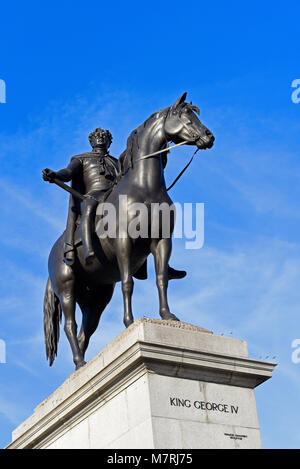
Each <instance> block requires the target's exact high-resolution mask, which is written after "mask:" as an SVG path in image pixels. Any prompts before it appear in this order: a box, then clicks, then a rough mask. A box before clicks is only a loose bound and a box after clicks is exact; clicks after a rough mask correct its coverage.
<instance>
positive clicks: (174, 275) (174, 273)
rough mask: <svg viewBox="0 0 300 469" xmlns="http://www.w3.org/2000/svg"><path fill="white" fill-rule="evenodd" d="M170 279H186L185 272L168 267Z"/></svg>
mask: <svg viewBox="0 0 300 469" xmlns="http://www.w3.org/2000/svg"><path fill="white" fill-rule="evenodd" d="M168 277H169V280H177V279H182V278H184V277H186V271H185V270H176V269H173V267H170V266H168Z"/></svg>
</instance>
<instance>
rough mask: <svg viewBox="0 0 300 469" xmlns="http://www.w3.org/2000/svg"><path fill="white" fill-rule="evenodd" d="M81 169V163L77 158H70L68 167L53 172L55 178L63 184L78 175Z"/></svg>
mask: <svg viewBox="0 0 300 469" xmlns="http://www.w3.org/2000/svg"><path fill="white" fill-rule="evenodd" d="M80 169H81V162H80V160H79V159H77V158H72V160H71V161H70V163H69V165H68V166H67V167H66V168H64V169H61V170H60V171H57V172H55V177H56V178H57V179H59V180H60V181H63V182H69V181H71V180H72V179H73V177H74V176H75V175H76V174H78V172H79V171H80Z"/></svg>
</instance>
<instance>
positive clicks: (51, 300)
mask: <svg viewBox="0 0 300 469" xmlns="http://www.w3.org/2000/svg"><path fill="white" fill-rule="evenodd" d="M61 313H62V310H61V305H60V302H59V299H58V298H57V296H56V295H55V293H54V291H53V288H52V285H51V282H50V279H49V278H48V281H47V285H46V291H45V297H44V335H45V345H46V356H47V360H48V359H49V366H51V365H52V363H53V362H54V359H55V356H56V355H57V344H58V340H59V324H60V321H61V316H62V314H61Z"/></svg>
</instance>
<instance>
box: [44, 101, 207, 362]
mask: <svg viewBox="0 0 300 469" xmlns="http://www.w3.org/2000/svg"><path fill="white" fill-rule="evenodd" d="M185 98H186V93H184V94H183V96H181V97H180V98H179V99H177V101H176V102H175V103H174V104H173V106H170V107H168V108H165V109H162V110H160V111H158V112H156V113H154V114H152V115H151V116H150V117H149V118H148V119H147V120H146V121H145V122H144V123H143V124H142V125H140V126H139V127H138V128H137V129H135V130H134V131H133V132H132V133H131V134H130V136H129V138H128V140H127V148H126V150H125V152H124V153H122V155H121V156H120V159H119V161H120V165H121V167H122V176H121V177H120V179H119V181H118V182H117V184H116V185H115V186H114V188H113V190H112V191H111V193H110V194H109V195H108V197H107V200H106V203H111V204H113V206H114V207H115V208H116V213H119V209H120V207H119V204H120V197H119V196H121V195H123V196H126V197H127V199H126V207H125V208H126V210H127V225H126V226H125V227H124V226H123V227H121V223H120V220H119V219H117V233H118V235H117V236H116V237H109V236H108V237H106V238H102V237H100V236H98V234H97V233H96V232H95V233H94V241H93V243H94V250H95V253H96V259H95V260H94V262H93V263H92V264H91V265H86V264H85V262H84V257H83V248H82V244H81V243H80V241H79V242H78V243H77V247H76V251H77V255H76V262H75V264H74V265H73V266H72V267H70V266H68V265H66V264H65V263H64V262H63V242H64V237H63V235H62V236H61V237H60V238H59V239H58V240H57V241H56V243H55V244H54V246H53V248H52V250H51V252H50V256H49V263H48V266H49V279H48V282H47V286H46V292H45V298H44V332H45V343H46V354H47V358H48V359H49V364H50V366H51V365H52V363H53V361H54V358H55V355H56V354H57V343H58V339H59V323H60V320H61V315H62V312H63V314H64V317H65V326H64V330H65V333H66V335H67V338H68V340H69V342H70V346H71V349H72V353H73V361H74V363H75V366H76V369H78V368H80V367H81V366H83V365H84V364H85V361H84V354H85V351H86V349H87V346H88V343H89V340H90V337H91V335H92V334H93V333H94V332H95V330H96V328H97V326H98V323H99V320H100V316H101V314H102V312H103V310H104V309H105V307H106V306H107V304H108V303H109V302H110V300H111V298H112V295H113V291H114V287H115V283H116V282H119V281H121V282H122V293H123V300H124V324H125V326H126V327H128V326H129V325H130V324H132V323H133V321H134V319H133V315H132V308H131V297H132V293H133V278H132V277H133V275H134V274H135V273H136V272H138V271H139V269H140V268H141V267H142V266H143V264H144V263H145V261H146V259H147V257H148V256H149V254H150V253H152V254H153V256H154V263H155V271H156V285H157V289H158V294H159V308H160V309H159V314H160V316H161V318H162V319H171V320H178V319H177V318H176V316H174V315H173V314H172V313H171V312H170V309H169V305H168V300H167V288H168V262H169V259H170V255H171V250H172V240H171V236H172V232H173V227H174V219H172V217H171V221H170V225H171V226H170V235H169V236H168V237H164V236H162V234H161V232H162V227H161V219H160V218H157V219H155V220H153V219H151V215H150V205H151V204H152V203H159V204H162V203H166V204H168V205H169V206H172V204H173V202H172V200H171V199H170V197H169V195H168V193H167V190H166V184H165V178H164V168H163V166H164V165H163V157H162V154H157V155H153V156H150V157H147V158H143V156H147V155H151V154H152V153H155V152H157V151H161V150H163V149H166V148H167V146H168V142H171V141H172V142H174V143H175V144H178V143H181V142H186V143H187V144H188V145H195V146H196V147H197V148H198V149H206V148H211V147H212V146H213V142H214V136H213V135H212V133H211V132H210V131H209V130H208V129H207V128H206V127H205V126H204V125H203V124H202V123H201V122H200V120H199V119H198V117H197V115H196V113H198V112H199V109H198V108H197V107H196V106H193V105H192V104H191V103H190V104H189V103H186V102H185ZM137 202H139V203H143V204H145V205H146V207H147V209H148V210H147V211H146V212H147V214H146V216H147V221H146V220H145V221H146V223H148V225H149V233H153V231H151V228H153V226H152V225H153V224H155V223H156V224H157V226H156V227H154V228H156V230H154V232H156V233H159V235H158V236H156V237H153V238H151V236H150V237H148V238H141V237H137V238H132V237H130V233H129V232H128V225H129V224H130V222H131V221H132V220H133V218H134V217H136V211H135V210H133V204H134V203H137ZM148 212H149V213H148ZM96 231H97V230H96ZM75 239H76V235H75ZM76 303H78V305H79V306H80V308H81V311H82V315H83V317H82V326H81V329H80V332H79V335H78V336H77V324H76V321H75V308H76Z"/></svg>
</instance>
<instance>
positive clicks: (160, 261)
mask: <svg viewBox="0 0 300 469" xmlns="http://www.w3.org/2000/svg"><path fill="white" fill-rule="evenodd" d="M150 248H151V252H152V254H153V256H154V263H155V272H156V285H157V289H158V296H159V314H160V317H161V318H162V319H171V320H175V321H179V319H178V318H177V317H176V316H175V315H174V314H172V313H171V312H170V308H169V305H168V298H167V290H168V281H169V277H168V265H169V259H170V256H171V251H172V241H171V239H170V238H163V239H158V240H157V239H154V240H152V242H151V246H150Z"/></svg>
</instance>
